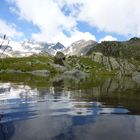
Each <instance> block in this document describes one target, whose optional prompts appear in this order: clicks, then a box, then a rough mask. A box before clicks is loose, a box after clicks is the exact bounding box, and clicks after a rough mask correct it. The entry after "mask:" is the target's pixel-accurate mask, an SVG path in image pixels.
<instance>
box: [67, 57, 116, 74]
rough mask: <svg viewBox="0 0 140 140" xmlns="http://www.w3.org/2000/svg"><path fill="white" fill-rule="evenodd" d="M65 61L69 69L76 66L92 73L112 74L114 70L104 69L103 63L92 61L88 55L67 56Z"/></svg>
mask: <svg viewBox="0 0 140 140" xmlns="http://www.w3.org/2000/svg"><path fill="white" fill-rule="evenodd" d="M67 63H68V64H69V65H70V67H71V69H72V68H73V69H74V68H76V69H79V70H81V71H84V72H88V73H94V74H109V75H110V74H114V72H109V71H108V70H106V68H105V66H104V65H103V64H99V63H97V62H94V61H93V60H92V58H91V57H90V56H82V57H77V56H70V57H68V58H67Z"/></svg>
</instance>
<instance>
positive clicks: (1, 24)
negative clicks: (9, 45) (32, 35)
mask: <svg viewBox="0 0 140 140" xmlns="http://www.w3.org/2000/svg"><path fill="white" fill-rule="evenodd" d="M0 34H2V35H3V34H6V36H8V37H10V38H14V37H17V36H18V37H22V36H23V33H22V32H18V31H17V30H16V26H15V25H14V24H8V23H7V22H5V21H4V20H2V19H0Z"/></svg>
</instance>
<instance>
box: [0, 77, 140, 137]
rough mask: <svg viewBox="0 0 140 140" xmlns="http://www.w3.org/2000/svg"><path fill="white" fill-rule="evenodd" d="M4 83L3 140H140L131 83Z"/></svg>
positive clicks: (139, 105)
mask: <svg viewBox="0 0 140 140" xmlns="http://www.w3.org/2000/svg"><path fill="white" fill-rule="evenodd" d="M20 78H21V77H20ZM0 79H1V80H0V81H1V82H0V140H9V139H12V140H125V139H126V140H139V139H140V85H139V83H137V82H136V81H133V80H132V79H131V78H123V79H118V78H110V77H104V78H100V77H98V78H97V77H96V78H95V77H93V78H91V79H86V80H82V81H81V80H80V81H77V80H68V79H67V80H66V79H60V78H58V79H59V80H58V79H57V80H56V79H53V80H50V81H49V83H50V84H48V85H46V86H45V85H42V84H37V83H39V82H40V83H41V82H43V83H44V79H34V80H33V77H29V76H28V81H30V80H31V81H32V84H31V83H30V82H29V83H27V82H25V81H27V79H26V80H25V79H22V78H21V80H20V82H19V81H18V82H16V81H17V80H15V78H13V76H12V77H11V78H10V77H9V78H7V80H5V78H4V79H3V78H0ZM13 79H14V80H13ZM29 79H30V80H29ZM41 80H42V81H41ZM45 80H46V81H47V80H48V79H45ZM40 85H41V86H40Z"/></svg>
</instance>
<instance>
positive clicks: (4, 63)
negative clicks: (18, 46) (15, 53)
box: [0, 56, 57, 73]
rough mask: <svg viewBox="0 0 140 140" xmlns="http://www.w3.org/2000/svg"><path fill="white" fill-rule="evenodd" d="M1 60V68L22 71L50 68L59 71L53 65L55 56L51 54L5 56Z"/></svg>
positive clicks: (51, 70) (54, 71)
mask: <svg viewBox="0 0 140 140" xmlns="http://www.w3.org/2000/svg"><path fill="white" fill-rule="evenodd" d="M0 61H1V63H0V70H18V71H21V72H30V71H34V70H49V71H50V72H51V73H56V72H57V71H56V69H55V68H54V67H53V66H52V65H51V63H52V62H53V57H50V56H30V57H24V58H3V59H1V60H0Z"/></svg>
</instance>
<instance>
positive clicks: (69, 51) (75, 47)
mask: <svg viewBox="0 0 140 140" xmlns="http://www.w3.org/2000/svg"><path fill="white" fill-rule="evenodd" d="M97 44H98V43H97V42H95V41H93V40H88V41H85V40H78V41H76V42H73V43H72V44H71V45H70V46H69V47H68V48H66V49H65V50H64V54H66V55H77V56H81V55H85V54H87V52H88V51H89V50H90V49H91V47H94V46H96V45H97Z"/></svg>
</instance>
